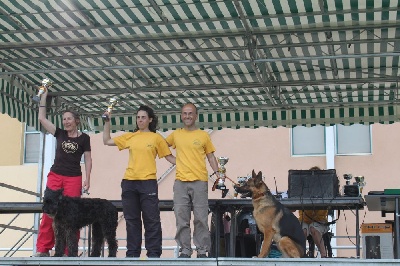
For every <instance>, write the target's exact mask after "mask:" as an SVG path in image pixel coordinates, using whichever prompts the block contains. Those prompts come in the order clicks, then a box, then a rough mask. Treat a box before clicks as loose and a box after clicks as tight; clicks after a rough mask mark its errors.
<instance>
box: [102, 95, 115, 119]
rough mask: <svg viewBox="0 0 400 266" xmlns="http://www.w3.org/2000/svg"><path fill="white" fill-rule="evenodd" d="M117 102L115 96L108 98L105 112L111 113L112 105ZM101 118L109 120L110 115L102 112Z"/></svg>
mask: <svg viewBox="0 0 400 266" xmlns="http://www.w3.org/2000/svg"><path fill="white" fill-rule="evenodd" d="M117 103H118V101H117V99H116V98H110V100H109V101H108V107H107V112H108V113H111V111H112V109H113V108H114V106H115V105H116V104H117ZM101 117H102V118H103V120H104V121H109V120H110V117H109V116H108V115H107V114H103V115H102V116H101Z"/></svg>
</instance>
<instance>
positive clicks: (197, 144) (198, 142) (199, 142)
mask: <svg viewBox="0 0 400 266" xmlns="http://www.w3.org/2000/svg"><path fill="white" fill-rule="evenodd" d="M193 145H195V146H200V145H201V141H200V140H198V139H195V140H194V141H193Z"/></svg>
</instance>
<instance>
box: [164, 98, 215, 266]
mask: <svg viewBox="0 0 400 266" xmlns="http://www.w3.org/2000/svg"><path fill="white" fill-rule="evenodd" d="M197 115H198V114H197V108H196V106H195V105H194V104H191V103H188V104H186V105H184V106H183V107H182V112H181V119H182V122H183V125H184V127H183V128H181V129H177V130H175V131H174V132H172V133H171V134H170V135H169V136H168V137H167V138H166V140H167V142H168V144H169V145H170V146H172V148H174V149H176V180H175V183H174V189H173V191H174V198H173V200H174V213H175V219H176V235H175V240H176V242H177V243H178V245H179V246H180V251H181V253H180V255H179V257H180V258H190V257H191V255H192V253H193V251H192V248H191V242H192V241H191V235H190V232H191V229H190V218H191V209H192V207H193V215H194V222H193V223H194V230H193V242H194V245H195V246H196V250H197V258H206V257H207V252H209V250H210V246H211V238H210V232H209V229H208V173H207V168H206V163H205V158H207V160H208V162H209V164H210V166H211V168H212V169H213V171H214V173H215V172H217V171H218V162H217V159H216V158H215V156H214V151H215V148H214V145H213V144H212V142H211V139H210V136H209V135H208V133H207V132H205V131H203V130H200V129H198V128H197V127H196V124H195V123H196V120H197Z"/></svg>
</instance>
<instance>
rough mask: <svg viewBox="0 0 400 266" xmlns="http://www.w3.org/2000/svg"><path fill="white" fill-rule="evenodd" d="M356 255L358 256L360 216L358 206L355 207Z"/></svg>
mask: <svg viewBox="0 0 400 266" xmlns="http://www.w3.org/2000/svg"><path fill="white" fill-rule="evenodd" d="M356 256H357V259H359V258H360V217H359V210H358V206H357V207H356Z"/></svg>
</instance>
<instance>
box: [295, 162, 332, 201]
mask: <svg viewBox="0 0 400 266" xmlns="http://www.w3.org/2000/svg"><path fill="white" fill-rule="evenodd" d="M288 184H289V189H288V197H289V198H325V199H331V198H334V197H337V196H339V179H338V177H337V175H336V170H335V169H329V170H289V182H288Z"/></svg>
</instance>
